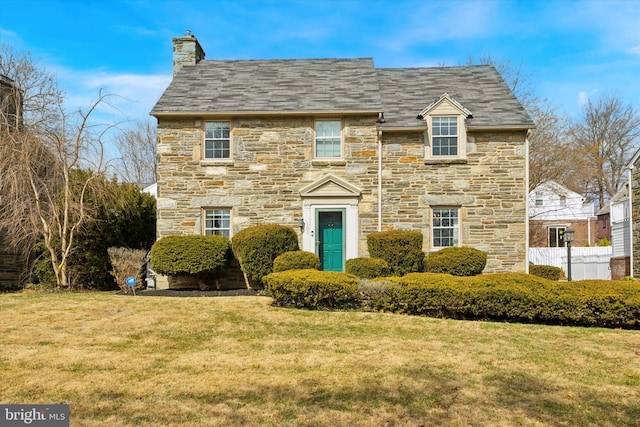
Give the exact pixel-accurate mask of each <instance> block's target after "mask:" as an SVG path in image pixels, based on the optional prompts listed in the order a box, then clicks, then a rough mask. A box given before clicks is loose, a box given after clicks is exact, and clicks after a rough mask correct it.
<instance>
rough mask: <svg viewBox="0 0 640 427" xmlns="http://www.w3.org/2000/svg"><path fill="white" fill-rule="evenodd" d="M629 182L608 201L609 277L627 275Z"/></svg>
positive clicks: (628, 255)
mask: <svg viewBox="0 0 640 427" xmlns="http://www.w3.org/2000/svg"><path fill="white" fill-rule="evenodd" d="M628 190H629V184H628V183H626V184H625V185H623V187H622V188H621V189H620V190H619V191H618V192H617V193H616V194H615V195H614V196H613V197H612V198H611V200H610V201H609V207H610V208H609V209H610V215H611V246H612V257H611V263H610V267H611V278H612V279H614V280H615V279H619V278H621V277H624V276H629V275H630V274H631V271H630V256H631V235H630V227H631V224H630V221H629V219H630V205H629V191H628Z"/></svg>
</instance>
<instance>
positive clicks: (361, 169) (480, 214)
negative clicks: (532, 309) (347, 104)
mask: <svg viewBox="0 0 640 427" xmlns="http://www.w3.org/2000/svg"><path fill="white" fill-rule="evenodd" d="M316 118H317V117H313V116H300V115H287V114H281V115H278V116H274V117H270V116H269V117H259V116H256V117H249V116H247V115H243V116H241V117H231V118H229V117H209V116H207V117H205V116H203V117H189V118H181V117H177V116H176V117H174V118H171V117H161V118H160V119H159V122H158V169H157V174H158V236H159V237H163V236H167V235H171V234H201V233H203V224H202V222H203V208H226V209H230V210H231V222H232V233H235V232H238V231H239V230H241V229H243V228H246V227H249V226H253V225H258V224H268V223H276V224H283V225H290V226H292V227H294V228H295V229H296V231H297V232H298V233H299V236H300V243H301V247H302V246H303V245H304V242H305V238H304V237H303V233H310V232H312V230H302V229H301V228H300V227H299V222H298V221H299V219H300V218H302V217H303V215H304V212H303V209H304V208H303V205H304V198H303V196H301V190H303V189H304V188H305V187H307V186H309V185H312V184H313V183H315V182H318V181H320V180H322V179H323V178H325V177H327V176H332V177H336V178H337V179H338V180H341V181H342V182H344V183H348V184H349V185H350V186H353V188H355V189H357V190H358V196H357V200H356V201H355V203H356V206H357V215H356V216H355V218H357V228H358V230H357V236H358V237H357V240H358V242H357V256H367V245H366V236H367V235H368V234H369V233H372V232H375V231H378V229H382V230H390V229H406V230H419V231H422V233H423V235H424V248H423V249H424V250H425V252H428V251H429V250H431V243H430V236H431V224H430V223H431V208H432V207H433V206H451V207H458V208H459V209H460V245H463V246H473V247H475V248H478V249H481V250H483V251H486V252H487V254H488V262H487V268H486V269H485V272H524V271H525V270H526V222H527V210H526V204H527V192H526V188H527V185H526V183H527V177H526V171H527V159H526V151H527V149H526V130H513V131H496V130H492V131H480V130H473V129H468V130H467V135H466V141H467V145H466V159H458V160H455V161H434V160H428V159H425V139H426V138H425V135H424V133H423V132H416V131H410V130H409V131H403V132H398V131H384V132H383V131H381V130H380V128H379V126H377V123H376V121H377V120H378V116H377V115H357V116H355V115H345V116H342V117H341V119H342V123H343V143H344V156H343V159H341V160H332V161H326V160H314V159H313V136H314V131H313V130H314V120H315V119H316ZM332 118H334V117H332ZM229 119H230V121H231V141H232V156H231V159H227V160H219V161H211V160H204V159H203V155H202V149H203V148H202V147H203V140H204V123H205V120H229ZM379 138H381V139H379ZM380 146H382V153H381V154H382V155H381V158H382V165H381V168H380V169H381V172H382V177H381V178H382V179H381V188H382V192H381V195H380V196H381V197H380V199H381V205H382V215H381V217H382V223H381V224H379V223H378V218H379V190H378V188H379V172H378V171H379V160H378V159H379V152H378V150H379V147H380ZM354 194H355V193H354ZM354 197H355V196H354Z"/></svg>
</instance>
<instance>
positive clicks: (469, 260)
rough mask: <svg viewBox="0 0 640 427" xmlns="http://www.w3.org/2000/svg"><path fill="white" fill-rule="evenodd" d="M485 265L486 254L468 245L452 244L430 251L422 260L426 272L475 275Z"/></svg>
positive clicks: (480, 271) (479, 272)
mask: <svg viewBox="0 0 640 427" xmlns="http://www.w3.org/2000/svg"><path fill="white" fill-rule="evenodd" d="M486 265H487V254H486V253H484V252H483V251H481V250H479V249H475V248H471V247H468V246H461V247H458V246H452V247H449V248H444V249H440V250H439V251H436V252H433V253H430V254H429V255H428V256H427V257H426V258H425V260H424V271H425V272H427V273H446V274H451V275H452V276H477V275H478V274H481V273H482V270H484V267H485V266H486Z"/></svg>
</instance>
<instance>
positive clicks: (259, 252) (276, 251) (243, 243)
mask: <svg viewBox="0 0 640 427" xmlns="http://www.w3.org/2000/svg"><path fill="white" fill-rule="evenodd" d="M231 243H232V247H233V253H234V255H235V257H236V259H237V260H238V261H239V262H240V267H241V268H242V271H243V272H244V273H245V274H246V276H247V278H248V279H249V280H250V281H253V282H255V283H257V284H260V285H262V284H263V282H262V278H263V277H264V276H266V275H267V274H269V273H272V272H273V261H274V260H275V259H276V258H277V257H278V255H281V254H283V253H285V252H290V251H297V250H298V249H299V248H298V235H297V234H296V232H295V230H294V229H293V228H292V227H286V226H284V225H257V226H254V227H249V228H245V229H244V230H241V231H240V232H239V233H237V234H236V235H235V236H233V238H232V239H231Z"/></svg>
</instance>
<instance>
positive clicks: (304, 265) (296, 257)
mask: <svg viewBox="0 0 640 427" xmlns="http://www.w3.org/2000/svg"><path fill="white" fill-rule="evenodd" d="M306 269H313V270H319V269H320V257H318V255H316V254H314V253H313V252H306V251H290V252H285V253H283V254H282V255H278V256H277V257H276V259H274V260H273V272H274V273H279V272H281V271H287V270H306Z"/></svg>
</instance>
